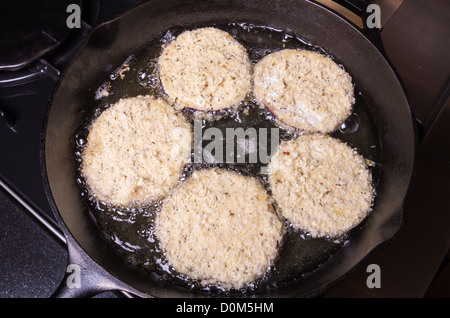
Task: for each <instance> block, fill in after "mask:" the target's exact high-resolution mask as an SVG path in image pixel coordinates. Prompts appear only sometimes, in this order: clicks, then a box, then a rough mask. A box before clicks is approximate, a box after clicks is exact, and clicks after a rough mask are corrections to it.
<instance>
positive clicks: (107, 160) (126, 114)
mask: <svg viewBox="0 0 450 318" xmlns="http://www.w3.org/2000/svg"><path fill="white" fill-rule="evenodd" d="M192 142H193V136H192V132H191V125H190V124H189V123H188V121H187V120H186V119H185V118H184V117H183V116H182V115H181V114H178V113H176V111H175V110H174V108H173V107H171V106H170V105H169V104H167V103H166V102H165V101H163V100H162V99H154V98H153V97H150V96H138V97H132V98H124V99H121V100H119V101H118V102H117V103H116V104H114V105H112V106H110V107H109V108H107V109H106V110H105V111H103V112H102V113H101V114H100V116H99V117H98V118H97V119H95V120H94V122H93V123H92V125H91V128H90V131H89V135H88V138H87V146H86V148H85V149H84V150H83V153H82V167H81V172H82V175H83V176H84V178H85V179H86V184H87V186H88V188H89V190H90V191H91V192H92V194H93V195H94V196H95V197H96V198H97V199H98V200H100V201H104V202H106V203H110V204H113V205H120V206H125V205H130V204H143V203H149V202H151V201H153V200H157V199H159V198H161V197H162V196H164V195H166V194H167V193H168V191H169V190H170V189H172V188H173V187H174V186H175V185H176V184H177V182H178V180H179V178H180V176H181V173H182V169H183V167H184V165H185V163H186V162H187V161H188V160H189V159H190V154H191V148H192Z"/></svg>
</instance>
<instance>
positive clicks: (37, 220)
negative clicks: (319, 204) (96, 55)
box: [0, 0, 450, 298]
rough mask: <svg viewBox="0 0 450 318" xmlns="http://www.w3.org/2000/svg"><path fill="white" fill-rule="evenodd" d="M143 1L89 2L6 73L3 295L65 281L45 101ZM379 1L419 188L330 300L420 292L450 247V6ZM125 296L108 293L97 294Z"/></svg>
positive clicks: (1, 168) (1, 87)
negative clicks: (43, 164) (100, 29)
mask: <svg viewBox="0 0 450 318" xmlns="http://www.w3.org/2000/svg"><path fill="white" fill-rule="evenodd" d="M140 2H141V1H138V0H136V1H135V0H120V1H114V4H112V2H106V1H105V2H102V1H100V0H98V1H90V2H89V7H87V10H86V11H87V12H88V13H85V16H84V18H83V23H82V27H81V29H77V30H76V32H75V31H74V32H71V33H70V34H68V35H62V39H57V40H58V41H61V42H62V43H63V45H61V46H62V48H60V49H59V51H58V49H57V50H56V51H53V53H52V54H50V55H48V54H43V55H40V54H39V55H37V56H36V58H35V59H34V60H33V61H32V62H31V63H29V65H26V66H25V67H22V68H21V69H19V70H17V69H14V70H12V71H0V112H1V115H2V117H3V118H0V153H1V156H0V266H1V267H0V269H1V271H0V286H1V288H0V297H2V298H3V297H14V298H16V297H20V298H21V297H49V296H51V295H52V293H53V292H54V291H55V289H56V287H57V286H58V284H59V283H60V282H61V280H62V278H63V275H64V272H65V269H66V266H67V251H66V245H65V238H64V236H63V235H62V232H61V230H60V229H59V226H58V225H57V222H56V221H55V218H54V216H53V213H52V211H51V209H50V206H49V204H48V201H47V199H46V194H45V192H44V188H43V184H42V180H41V175H40V165H39V144H40V134H41V128H42V123H43V120H44V117H45V111H46V106H47V104H48V101H49V99H50V97H51V95H52V92H53V89H54V87H55V85H56V83H57V80H58V78H59V76H60V74H61V72H62V71H63V70H64V67H65V66H66V65H67V62H68V61H70V58H71V54H72V53H71V52H73V51H74V48H75V49H76V47H77V46H78V45H81V44H82V42H83V39H84V37H85V36H86V34H87V33H88V32H89V30H90V29H91V28H92V27H95V25H98V24H100V23H101V22H103V21H108V20H110V19H112V18H114V17H116V16H118V15H119V14H120V13H122V12H124V11H125V10H127V9H130V8H132V7H134V6H136V5H137V4H139V3H140ZM325 2H326V1H325ZM71 3H76V1H72V2H71ZM82 3H85V2H82ZM372 3H376V4H379V5H380V7H381V13H382V15H381V19H382V21H381V22H382V25H383V28H382V31H381V36H382V40H383V44H384V47H385V50H386V54H387V56H388V58H389V59H390V60H391V62H392V64H393V65H394V67H395V68H396V70H397V71H398V74H399V76H400V78H401V80H402V81H403V83H404V85H405V90H406V92H407V95H408V97H409V100H410V104H411V108H412V109H413V111H414V113H415V115H416V117H417V120H418V121H419V122H420V123H421V125H420V126H421V133H423V138H422V139H421V143H420V146H419V152H418V164H417V174H416V178H415V182H414V187H413V189H412V193H411V195H410V197H409V199H408V200H407V202H406V205H405V208H406V211H407V222H406V225H405V228H404V229H403V230H402V232H401V233H400V235H398V237H397V238H396V239H395V240H394V241H393V242H391V243H390V244H389V245H388V246H386V247H384V248H383V249H381V250H380V251H378V252H377V253H375V254H373V255H371V256H369V257H368V258H367V259H366V260H365V262H364V264H362V265H361V267H360V268H359V269H357V270H356V271H355V272H354V273H352V275H350V276H349V277H348V278H347V279H345V280H344V281H342V282H340V283H339V284H337V285H336V286H334V287H333V288H332V289H331V290H329V291H327V292H326V293H325V294H324V295H323V297H423V296H424V295H425V294H426V291H427V289H428V287H429V285H430V283H431V282H432V281H433V278H434V277H435V275H436V273H437V271H438V269H439V267H440V266H441V264H442V262H443V260H444V258H445V255H446V254H447V252H448V250H449V247H450V230H449V229H450V213H449V211H450V209H449V208H450V203H448V200H445V199H446V195H448V192H449V189H450V129H448V127H447V126H448V123H450V100H449V98H448V96H449V92H450V84H449V79H450V77H449V75H450V62H449V60H448V52H450V40H449V39H450V24H449V21H450V19H449V17H450V4H449V3H448V2H446V1H444V0H443V1H439V0H433V1H430V0H378V1H372ZM85 8H86V7H85ZM412 21H414V23H413V22H412ZM49 32H50V31H49ZM0 62H2V61H0ZM0 66H1V63H0ZM369 264H377V265H379V266H380V268H381V282H382V286H381V288H369V287H368V285H367V283H366V280H367V277H368V275H369V273H368V272H367V266H368V265H369ZM123 296H125V295H124V294H122V293H120V292H119V293H117V292H107V293H103V294H100V295H98V296H97V297H123ZM447 296H448V295H447Z"/></svg>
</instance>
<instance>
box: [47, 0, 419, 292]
mask: <svg viewBox="0 0 450 318" xmlns="http://www.w3.org/2000/svg"><path fill="white" fill-rule="evenodd" d="M353 2H354V1H353ZM230 22H237V23H239V22H245V23H251V24H254V25H262V26H267V27H271V28H274V29H280V30H290V31H291V32H293V33H294V34H296V35H297V36H298V37H300V38H302V39H304V40H305V41H308V42H311V43H314V44H317V45H319V46H320V47H321V48H322V49H323V50H325V51H326V52H328V53H329V54H330V55H331V56H333V57H334V58H336V59H337V60H338V61H340V62H341V63H342V64H343V65H344V66H345V68H346V70H347V71H348V72H349V73H350V74H351V75H352V77H353V80H354V82H355V83H356V86H357V87H359V90H360V92H361V95H362V96H364V99H365V100H366V101H367V103H368V105H369V107H370V112H371V115H372V116H373V122H374V125H375V131H376V133H377V135H378V139H379V144H380V162H379V172H378V181H377V198H376V201H375V205H374V210H373V211H372V213H371V214H370V215H369V216H368V217H367V218H366V220H365V221H364V222H363V225H362V226H361V228H360V229H359V230H358V231H357V232H356V233H355V234H354V235H353V236H352V239H351V240H350V242H349V243H348V244H347V245H345V246H344V247H343V248H341V249H340V250H339V252H338V253H336V255H334V256H333V257H332V258H331V259H330V260H328V261H327V262H325V263H324V264H322V265H321V266H320V267H319V268H318V269H317V270H315V271H313V272H312V273H310V274H309V275H307V276H305V277H301V278H299V279H298V280H294V282H295V283H293V284H286V285H283V286H281V287H279V288H276V289H268V290H266V291H264V292H260V293H258V294H257V296H259V297H310V296H316V295H320V294H321V293H322V292H323V291H324V290H326V289H327V288H329V287H330V286H332V285H333V284H334V283H336V282H337V281H338V280H339V279H342V278H343V277H345V276H346V275H348V273H350V272H351V271H352V270H354V269H355V268H356V267H357V265H358V264H360V263H361V262H362V260H363V259H364V258H365V257H367V256H368V255H369V254H370V253H371V252H373V251H374V250H376V249H377V248H379V247H380V246H383V245H384V244H385V243H387V242H388V241H390V240H391V239H392V238H393V237H394V236H395V235H396V234H397V233H398V231H399V230H400V229H401V227H402V225H403V221H404V212H403V204H404V200H405V198H406V196H407V193H408V190H409V187H410V183H411V180H412V176H413V171H414V162H415V151H416V129H415V124H414V119H413V116H412V114H411V111H410V108H409V105H408V101H407V98H406V96H405V93H404V90H403V87H402V85H401V83H400V82H399V80H398V78H397V76H396V73H395V71H394V70H393V68H392V66H391V65H390V63H389V62H388V60H387V59H386V58H385V57H384V55H383V54H382V52H380V49H379V48H377V47H376V46H375V45H374V43H373V41H370V40H369V38H370V34H371V33H372V32H370V30H367V29H366V30H363V31H361V30H359V29H358V28H356V27H355V26H354V25H353V24H351V23H349V22H348V21H347V20H346V19H344V18H343V17H341V16H340V15H337V14H336V13H334V12H332V11H330V10H329V9H327V8H326V7H324V6H322V5H319V4H317V3H315V2H313V1H308V0H290V1H286V0H266V1H237V0H236V1H229V0H228V1H222V0H213V1H186V0H183V1H181V0H174V1H166V0H162V1H160V0H155V1H149V2H146V3H144V4H142V5H139V6H138V7H137V8H135V9H132V10H130V11H129V12H127V13H125V14H123V15H122V16H120V17H118V18H117V19H115V20H113V21H111V22H109V23H106V24H103V25H101V26H99V27H98V28H96V29H94V30H93V31H92V33H91V34H90V36H89V38H88V40H87V42H86V45H85V46H84V48H82V49H81V50H80V52H79V54H78V55H77V57H76V58H75V59H74V60H73V61H72V63H71V65H70V66H69V67H68V68H67V70H66V72H65V74H64V75H63V76H62V77H61V79H60V81H59V84H58V87H57V89H56V90H55V92H54V95H53V98H52V100H51V102H50V104H49V108H48V116H47V120H46V122H45V124H44V129H43V133H42V147H41V163H42V174H43V179H44V184H45V187H46V191H47V195H48V199H49V202H50V205H51V207H52V209H53V211H54V213H55V215H56V218H57V220H58V221H59V223H60V225H61V227H62V230H63V232H64V234H65V236H66V238H67V243H68V250H69V264H76V265H78V266H79V267H80V270H81V276H80V277H81V288H68V286H67V284H66V280H65V279H64V280H63V281H62V283H61V285H60V287H59V288H58V290H57V291H56V293H55V295H54V296H61V297H73V296H92V295H94V294H96V293H99V292H102V291H106V290H121V291H124V292H127V293H130V294H132V295H137V296H141V297H149V296H150V297H199V296H200V297H203V296H214V294H204V293H194V292H192V291H190V290H189V289H187V288H184V287H182V286H173V285H170V284H159V283H155V282H153V281H151V280H149V279H148V277H147V276H146V275H145V273H142V272H140V271H136V270H133V269H131V268H130V267H129V266H126V265H125V264H124V261H123V259H122V258H121V257H119V256H117V253H115V252H114V251H113V249H112V248H111V246H110V245H108V244H106V243H105V240H104V236H103V235H102V233H101V232H100V231H99V229H98V227H97V226H96V224H95V222H94V220H93V218H92V217H90V215H89V214H90V213H89V207H88V205H87V204H86V202H85V200H83V199H82V198H81V196H80V191H79V188H78V186H77V182H76V168H77V164H76V160H75V155H74V152H75V151H74V149H75V145H74V143H75V139H74V135H75V133H76V131H77V129H78V128H79V127H80V125H82V124H83V121H84V119H85V114H86V113H89V112H90V111H92V109H91V108H92V106H91V104H92V103H91V101H92V99H93V96H94V94H95V90H96V89H97V88H98V87H99V85H100V84H101V83H103V82H104V80H105V78H108V76H109V75H110V73H111V70H112V68H115V67H117V66H120V65H121V63H123V61H124V60H125V59H126V58H127V57H128V56H130V55H131V54H133V53H134V52H136V51H137V50H139V49H141V48H142V47H143V46H145V45H146V43H148V42H149V41H151V40H152V39H154V38H158V37H161V36H162V34H163V33H164V32H165V31H166V30H168V29H169V28H171V27H173V26H192V25H208V24H212V23H230ZM67 274H69V275H68V276H70V274H71V273H67ZM69 278H70V277H69ZM240 296H248V295H246V294H244V295H242V294H241V295H240Z"/></svg>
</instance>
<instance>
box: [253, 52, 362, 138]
mask: <svg viewBox="0 0 450 318" xmlns="http://www.w3.org/2000/svg"><path fill="white" fill-rule="evenodd" d="M353 89H354V88H353V84H352V79H351V77H350V75H349V74H348V73H347V72H346V71H344V70H343V69H342V68H341V67H339V66H338V65H337V64H336V63H335V62H334V61H333V60H332V59H331V58H329V57H327V56H324V55H322V54H319V53H316V52H312V51H306V50H294V49H285V50H281V51H277V52H275V53H271V54H269V55H267V56H265V57H264V58H263V59H261V60H260V61H259V62H258V63H257V64H256V66H255V69H254V94H255V97H256V99H257V100H258V102H259V103H260V104H261V105H265V106H266V107H267V108H269V109H270V111H271V112H272V113H273V114H274V115H275V116H276V117H277V119H278V120H279V121H280V122H281V123H283V124H285V125H288V126H290V127H291V128H292V127H293V128H297V129H301V130H304V131H306V132H321V133H329V132H332V131H334V130H336V129H337V127H338V126H339V124H341V123H342V122H343V121H344V120H345V119H346V118H347V117H348V116H349V115H350V114H351V110H352V106H353V104H354V102H355V101H354V96H353Z"/></svg>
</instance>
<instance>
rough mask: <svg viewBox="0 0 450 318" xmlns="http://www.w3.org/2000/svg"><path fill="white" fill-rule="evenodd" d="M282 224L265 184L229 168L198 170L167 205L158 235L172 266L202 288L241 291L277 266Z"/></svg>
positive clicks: (157, 226) (157, 222)
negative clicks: (216, 286)
mask: <svg viewBox="0 0 450 318" xmlns="http://www.w3.org/2000/svg"><path fill="white" fill-rule="evenodd" d="M283 230H284V227H283V223H282V222H281V221H280V220H279V218H278V216H277V215H276V214H275V211H274V209H273V206H272V202H271V199H270V197H269V195H268V194H267V192H266V191H265V189H264V188H263V186H262V184H261V183H260V182H259V181H258V180H257V179H255V178H252V177H246V176H242V175H240V174H238V173H235V172H231V171H228V170H225V169H218V168H215V169H207V170H199V171H195V172H194V173H193V175H192V176H191V177H190V178H189V179H187V180H186V181H185V182H183V183H182V184H180V185H179V186H178V187H177V188H176V189H175V190H174V191H173V192H171V194H169V195H168V196H167V197H166V198H165V199H164V201H163V205H162V208H161V211H160V213H159V214H158V215H157V217H156V220H155V234H156V236H157V237H158V238H159V240H160V242H161V247H162V249H163V251H165V256H166V258H167V260H168V261H169V263H170V264H171V265H172V266H173V267H174V268H175V269H176V270H177V271H178V272H180V273H182V274H185V275H187V276H188V277H190V278H192V279H195V280H199V281H200V282H201V283H202V284H204V285H207V284H214V285H220V286H221V287H223V288H226V289H231V288H236V289H239V288H242V287H245V285H246V284H248V283H251V282H253V281H254V280H255V279H257V278H258V277H261V276H262V275H264V274H265V273H266V272H267V271H268V269H269V267H270V266H271V265H272V264H273V262H274V260H275V258H276V256H277V254H278V250H279V246H280V243H281V241H282V235H283Z"/></svg>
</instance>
